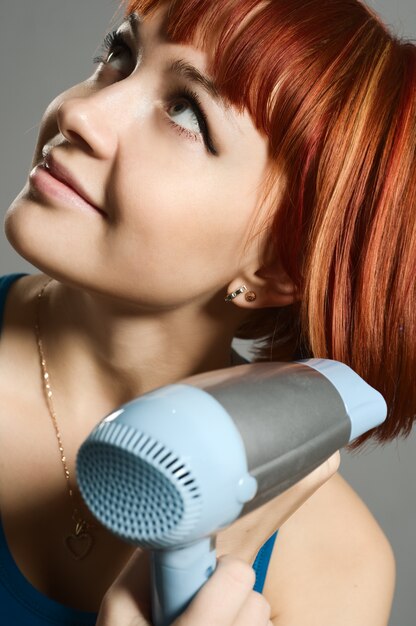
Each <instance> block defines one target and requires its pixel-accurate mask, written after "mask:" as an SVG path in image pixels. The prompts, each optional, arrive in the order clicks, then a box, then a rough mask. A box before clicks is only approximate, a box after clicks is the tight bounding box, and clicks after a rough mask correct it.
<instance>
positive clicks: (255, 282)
mask: <svg viewBox="0 0 416 626" xmlns="http://www.w3.org/2000/svg"><path fill="white" fill-rule="evenodd" d="M243 285H245V287H246V291H244V292H243V293H241V294H239V295H238V296H236V297H235V298H233V299H232V302H233V304H234V305H236V306H238V307H241V308H244V309H263V308H268V307H282V306H287V305H289V304H293V303H294V302H296V301H297V300H300V293H299V291H298V289H297V288H296V285H295V284H294V283H293V281H292V280H291V279H290V278H289V276H288V275H287V274H286V272H285V271H284V269H283V268H282V267H281V265H279V264H278V263H276V264H273V266H270V267H261V268H260V269H259V270H257V271H250V270H249V269H247V270H246V271H244V272H242V273H241V275H240V276H237V277H236V278H235V279H233V280H232V281H231V283H230V284H229V285H228V289H227V294H230V293H232V292H234V291H236V290H237V289H239V288H240V287H242V286H243ZM249 292H254V294H255V296H256V297H255V299H253V297H252V296H251V294H249V295H248V296H247V294H248V293H249ZM246 296H247V297H246ZM250 296H251V297H250Z"/></svg>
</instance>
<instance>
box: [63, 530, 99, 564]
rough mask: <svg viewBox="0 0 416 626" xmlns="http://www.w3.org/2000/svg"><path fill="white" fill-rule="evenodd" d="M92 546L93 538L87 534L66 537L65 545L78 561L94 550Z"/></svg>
mask: <svg viewBox="0 0 416 626" xmlns="http://www.w3.org/2000/svg"><path fill="white" fill-rule="evenodd" d="M92 544H93V539H92V536H91V535H90V533H87V532H82V533H79V534H78V535H68V536H67V537H65V545H66V547H67V549H68V551H69V552H70V553H71V555H72V557H73V558H74V559H75V560H76V561H80V560H81V559H83V558H84V557H86V556H87V554H88V553H89V552H90V550H91V548H92Z"/></svg>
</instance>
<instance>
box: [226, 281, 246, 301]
mask: <svg viewBox="0 0 416 626" xmlns="http://www.w3.org/2000/svg"><path fill="white" fill-rule="evenodd" d="M245 291H247V287H246V286H245V285H241V287H239V288H238V289H236V290H235V291H232V292H231V293H229V294H227V295H226V296H225V298H224V301H225V302H231V300H234V298H236V297H237V296H239V295H240V293H244V292H245Z"/></svg>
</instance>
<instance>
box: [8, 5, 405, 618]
mask: <svg viewBox="0 0 416 626" xmlns="http://www.w3.org/2000/svg"><path fill="white" fill-rule="evenodd" d="M139 15H140V16H141V19H139V17H138V16H139ZM415 91H416V52H415V47H414V46H413V45H411V44H406V43H400V42H398V41H396V40H395V39H394V38H393V37H392V36H391V35H390V34H389V33H388V32H387V31H386V30H385V27H384V26H383V25H382V24H381V23H380V22H379V20H378V18H377V17H376V16H375V15H373V14H372V13H371V12H370V11H369V10H368V9H367V8H365V7H364V6H363V5H361V4H359V3H358V2H356V1H353V0H328V2H326V3H322V1H321V0H320V1H319V2H318V1H317V0H310V1H309V2H307V3H306V2H304V0H291V1H290V2H287V0H285V1H283V0H277V1H274V2H270V3H268V2H259V1H258V0H235V1H233V2H229V1H228V2H225V1H224V2H221V1H218V2H215V3H214V2H210V1H208V0H206V1H192V0H187V1H186V0H183V1H176V2H166V3H165V2H156V1H155V2H152V0H148V1H146V0H142V1H140V0H139V1H134V0H132V1H131V2H130V3H129V4H128V6H127V19H126V21H125V22H124V23H123V24H122V26H121V27H120V28H119V29H118V30H117V32H116V33H114V34H112V35H111V36H109V37H107V38H106V42H105V49H104V51H103V55H102V57H101V58H100V59H99V60H98V67H97V70H96V72H95V73H94V74H93V75H92V76H91V77H90V78H89V79H88V80H86V81H85V82H83V83H82V84H80V85H77V86H76V87H74V88H72V89H70V90H69V91H67V92H65V93H64V94H62V95H60V96H58V98H56V99H55V100H54V101H53V102H52V103H51V105H50V106H49V107H48V109H47V110H46V112H45V116H44V118H43V121H42V127H41V130H40V135H39V139H38V144H37V147H36V150H35V155H34V159H33V169H32V171H31V173H30V176H29V180H28V183H27V184H26V185H25V187H24V189H23V190H22V192H21V193H20V194H19V196H18V197H17V198H16V200H15V201H14V203H13V204H12V206H11V207H10V208H9V210H8V212H7V215H6V233H7V236H8V238H9V241H10V242H11V243H12V245H13V246H14V247H15V249H16V250H17V251H18V252H19V253H20V254H21V255H22V256H23V257H24V258H26V259H27V260H29V261H30V262H31V263H33V264H34V265H36V266H37V267H38V268H39V269H40V270H41V272H42V274H40V275H36V276H26V277H20V278H19V279H18V280H14V281H13V282H12V283H11V284H9V285H8V291H7V301H6V303H5V310H4V318H3V326H2V338H1V343H0V368H1V373H2V376H1V394H0V397H1V406H2V409H3V419H2V420H1V436H0V441H1V447H2V449H1V454H2V460H3V463H2V472H1V475H2V482H1V488H0V509H1V512H2V523H3V528H4V533H5V537H6V538H7V544H8V547H9V549H10V553H11V554H12V555H13V559H14V560H15V562H16V564H17V566H18V567H19V569H20V571H21V573H23V574H24V576H25V577H26V582H28V583H30V585H31V589H32V592H33V597H32V601H29V599H28V594H27V595H25V598H26V600H25V601H27V602H26V606H25V607H23V608H22V607H21V604H22V603H21V602H20V608H19V609H17V608H16V609H15V610H16V611H17V610H20V609H21V610H22V611H26V613H25V614H24V615H25V617H24V620H25V621H24V622H23V621H22V623H25V624H29V623H30V624H33V625H35V624H42V623H58V624H64V623H65V624H93V623H95V622H96V623H97V624H98V625H99V626H113V625H114V624H117V626H124V625H126V626H127V625H132V624H136V625H137V624H149V623H150V607H149V568H148V560H147V554H146V553H145V552H142V551H137V552H135V553H134V554H133V550H132V548H131V547H130V546H127V545H124V544H122V543H121V542H120V541H118V540H117V539H115V538H114V537H112V536H110V535H109V534H108V533H107V532H106V531H105V530H104V529H103V528H101V527H99V526H98V524H97V523H96V522H94V520H92V519H91V517H90V516H89V514H88V512H87V511H86V509H85V505H83V504H82V503H81V502H80V500H79V496H78V492H77V490H76V488H75V483H74V459H75V455H76V451H77V449H78V447H79V445H80V444H81V442H82V441H83V440H84V439H85V437H86V436H87V434H88V433H89V432H90V430H91V429H92V428H93V426H94V425H95V424H96V423H97V422H98V421H99V419H101V418H102V416H103V415H105V414H108V413H109V412H110V411H112V410H113V409H114V408H115V407H117V406H118V405H120V404H122V403H123V402H125V401H127V400H129V399H131V398H133V397H135V396H138V395H140V394H142V393H145V392H147V391H149V390H151V389H154V388H156V387H159V386H161V385H165V384H168V383H171V382H173V381H176V380H180V379H182V378H185V377H187V376H189V375H191V374H194V373H198V372H203V371H209V370H213V369H218V368H222V367H226V366H228V365H231V364H232V356H231V340H232V338H233V337H234V336H236V335H238V336H242V337H252V338H258V339H263V346H262V349H261V351H260V353H259V354H258V358H259V359H274V360H285V359H293V358H296V357H306V356H310V355H315V356H322V357H329V358H335V359H338V360H341V361H344V362H346V363H347V364H349V365H351V366H352V367H353V369H355V370H356V371H357V372H358V373H359V374H360V375H362V376H363V377H364V378H365V379H366V380H367V381H368V382H369V383H370V384H372V385H373V386H375V387H377V388H378V389H379V390H380V391H381V392H382V393H383V395H384V396H385V398H386V400H387V402H388V405H389V417H388V420H387V423H386V425H383V426H382V427H380V428H379V429H377V430H376V431H375V432H374V433H372V435H373V436H374V437H375V439H377V440H379V441H385V440H387V439H389V438H391V437H393V436H396V435H398V434H399V433H403V434H406V433H408V432H409V431H410V428H411V423H412V416H413V413H414V406H415V398H414V393H415V392H414V389H412V372H413V371H414V354H415V350H414V336H415V333H414V312H413V310H414V307H412V306H411V305H412V288H413V280H412V279H413V275H414V267H413V266H412V260H413V259H412V256H411V253H412V249H414V237H415V229H414V218H413V213H414V211H413V212H412V209H413V208H414V198H415V186H416V175H415V164H414V145H415V108H416V96H415ZM59 181H61V182H59ZM62 181H63V183H62ZM74 190H75V191H74ZM412 219H413V222H412V221H411V220H412ZM412 238H413V239H412ZM412 246H413V248H412ZM14 278H17V277H14ZM50 278H52V279H53V280H52V281H50V282H49V279H50ZM227 294H228V297H227ZM4 297H5V296H4ZM224 299H226V300H227V301H226V302H224ZM412 342H413V343H412ZM21 380H24V381H25V386H24V389H23V391H22V386H21V385H20V384H19V382H20V381H21ZM412 394H413V395H412ZM48 413H49V415H48ZM10 416H13V419H12V420H11V419H10ZM15 441H18V442H19V446H16V445H15V443H14V442H15ZM364 441H365V438H364V437H363V438H361V439H360V441H359V442H358V443H360V444H362V443H364ZM58 452H59V456H58ZM337 465H338V459H337V457H335V458H333V459H332V460H331V461H330V462H329V463H328V464H326V465H325V466H323V467H322V468H320V469H319V470H318V471H317V472H315V473H314V474H313V475H311V476H310V477H308V478H307V479H305V480H304V481H302V482H301V483H300V484H299V485H297V486H296V487H294V488H292V489H291V490H289V491H288V492H286V493H285V494H282V496H279V497H278V498H276V499H275V500H273V501H271V502H270V503H268V504H267V505H265V506H264V507H261V509H258V510H257V511H254V512H253V513H252V514H250V515H249V516H247V517H246V518H243V519H241V520H239V521H238V522H236V523H235V524H233V525H231V526H230V527H229V528H227V529H225V530H224V531H222V532H221V533H219V535H218V538H217V551H218V555H219V556H220V557H221V558H220V561H219V563H220V566H219V567H218V569H217V570H216V571H215V572H214V574H213V576H212V577H211V579H210V580H209V581H208V583H207V584H206V585H205V586H204V588H203V589H202V590H201V591H200V592H199V593H198V594H197V596H196V598H195V600H194V602H193V603H192V604H191V605H190V607H189V608H188V609H187V610H186V611H185V612H184V614H183V615H182V616H181V617H180V618H178V620H176V621H175V626H189V625H192V626H203V625H204V626H205V625H208V624H209V625H212V624H221V626H248V625H250V626H251V625H253V624H255V625H256V626H257V625H259V626H263V625H266V624H270V623H273V624H275V625H279V626H289V625H292V624H293V626H295V625H298V624H305V623H308V624H320V626H322V625H324V624H331V626H341V625H346V624H348V625H350V624H354V625H355V626H360V625H361V624H362V625H363V626H364V624H365V626H373V625H374V626H381V625H385V624H387V622H388V616H389V612H390V607H391V601H392V595H393V588H394V559H393V556H392V553H391V549H390V546H389V544H388V542H387V540H386V538H385V537H384V535H383V533H382V531H381V529H380V528H379V527H378V525H377V523H376V521H375V520H374V519H373V517H372V516H371V514H370V513H369V511H368V510H367V509H366V507H365V505H364V504H363V503H362V502H361V501H360V500H359V498H358V497H357V496H356V494H355V493H354V492H353V491H352V490H351V488H350V487H349V486H348V485H347V484H346V483H345V481H343V479H342V478H341V477H340V476H339V475H338V474H337V473H336V469H337ZM323 483H325V484H323ZM65 485H66V487H67V488H66V489H65ZM321 485H323V486H321ZM318 487H320V488H319V489H318ZM277 528H280V530H279V534H278V538H277V541H276V545H275V548H274V550H273V554H272V558H271V561H270V566H269V569H268V574H267V579H266V584H265V587H264V593H263V595H260V594H259V593H258V592H256V591H253V590H252V587H253V583H254V573H253V571H252V568H251V563H252V562H253V560H254V557H255V555H256V553H257V552H258V550H259V548H260V547H261V546H262V545H263V544H264V542H265V541H266V540H267V539H268V537H270V536H271V535H272V533H274V531H275V530H276V529H277ZM20 582H21V581H20ZM16 584H18V583H16ZM19 584H20V583H19ZM3 586H4V587H6V586H7V581H6V582H4V584H3ZM9 587H10V588H9V589H8V592H9V600H7V602H10V605H11V603H12V600H11V599H10V598H11V597H12V596H13V594H14V595H15V596H16V594H17V592H16V589H15V588H14V587H13V585H12V584H10V585H9ZM26 591H27V589H26ZM22 593H23V592H22ZM29 604H30V606H29ZM65 606H67V607H71V609H66V608H64V607H65ZM88 613H89V614H88ZM97 614H98V616H97ZM29 615H30V616H29ZM36 620H37V621H36ZM42 620H43V621H42ZM9 623H11V622H10V620H9ZM15 623H18V621H16V620H15Z"/></svg>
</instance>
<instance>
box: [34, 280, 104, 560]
mask: <svg viewBox="0 0 416 626" xmlns="http://www.w3.org/2000/svg"><path fill="white" fill-rule="evenodd" d="M52 280H53V278H50V279H49V280H47V281H46V283H45V284H44V285H43V287H42V289H41V290H40V292H39V293H38V296H37V303H36V304H37V306H36V321H35V333H36V343H37V346H38V352H39V359H40V366H41V372H42V385H43V391H44V395H45V400H46V404H47V407H48V411H49V415H50V418H51V420H52V424H53V427H54V430H55V435H56V439H57V441H58V447H59V453H60V456H61V463H62V467H63V470H64V475H65V480H66V486H67V490H68V494H69V497H70V498H71V501H72V506H73V512H72V521H73V522H74V532H72V533H70V534H69V535H66V537H65V538H64V543H65V546H66V548H67V550H68V552H69V553H70V554H71V556H72V557H73V558H74V559H75V560H77V561H78V560H80V559H83V558H84V557H86V556H87V554H89V552H90V551H91V548H92V546H93V543H94V538H93V535H92V534H91V530H93V529H97V528H98V527H97V525H96V524H93V523H92V522H87V520H86V519H85V518H84V517H83V516H82V515H81V513H80V511H79V508H77V506H76V496H75V493H74V491H73V489H72V487H71V479H70V474H69V469H68V465H67V462H66V456H65V452H64V446H63V444H62V437H61V433H60V430H59V426H58V420H57V417H56V412H55V409H54V406H53V401H52V396H53V394H52V388H51V377H50V374H49V372H48V370H47V365H46V359H45V353H44V350H43V345H42V339H41V335H40V327H39V309H40V301H41V299H42V297H43V294H44V292H45V289H46V287H47V286H48V285H49V283H50V282H52Z"/></svg>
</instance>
